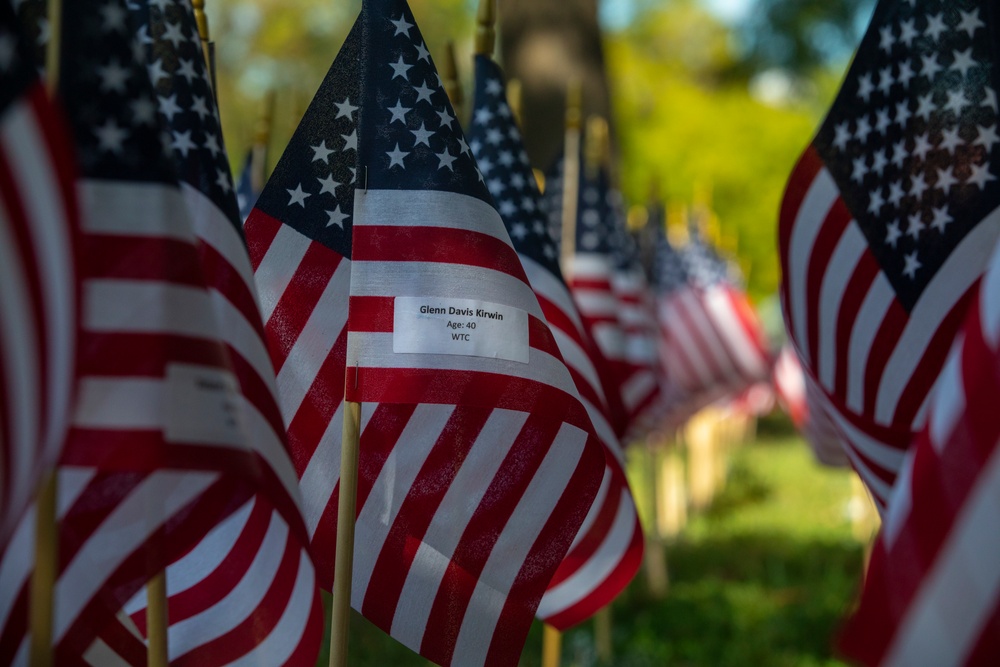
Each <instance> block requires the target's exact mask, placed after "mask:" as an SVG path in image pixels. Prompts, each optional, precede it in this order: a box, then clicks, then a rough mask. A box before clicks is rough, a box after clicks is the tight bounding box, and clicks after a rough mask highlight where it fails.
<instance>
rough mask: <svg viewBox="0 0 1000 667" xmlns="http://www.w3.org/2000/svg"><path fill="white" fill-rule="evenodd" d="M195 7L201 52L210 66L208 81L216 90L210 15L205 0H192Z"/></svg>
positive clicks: (208, 66) (207, 65) (213, 89)
mask: <svg viewBox="0 0 1000 667" xmlns="http://www.w3.org/2000/svg"><path fill="white" fill-rule="evenodd" d="M191 6H192V7H193V8H194V20H195V22H196V23H197V24H198V38H199V39H201V53H202V55H203V56H205V66H206V67H207V68H208V81H209V83H210V84H211V85H212V92H213V93H214V92H215V58H213V57H212V43H211V42H210V41H209V38H208V15H207V14H205V0H191Z"/></svg>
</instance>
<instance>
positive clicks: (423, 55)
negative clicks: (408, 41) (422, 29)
mask: <svg viewBox="0 0 1000 667" xmlns="http://www.w3.org/2000/svg"><path fill="white" fill-rule="evenodd" d="M414 46H416V48H417V60H425V61H427V62H430V61H431V52H430V51H428V50H427V46H426V45H425V44H424V43H423V42H421V43H420V44H415V45H414Z"/></svg>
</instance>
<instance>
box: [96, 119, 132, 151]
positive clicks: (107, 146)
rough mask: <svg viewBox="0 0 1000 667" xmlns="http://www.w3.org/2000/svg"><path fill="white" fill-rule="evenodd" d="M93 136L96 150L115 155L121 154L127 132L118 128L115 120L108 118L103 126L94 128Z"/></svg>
mask: <svg viewBox="0 0 1000 667" xmlns="http://www.w3.org/2000/svg"><path fill="white" fill-rule="evenodd" d="M94 134H96V135H97V146H98V148H100V149H101V150H105V151H108V152H109V153H116V154H117V153H121V152H122V142H124V141H125V139H126V138H127V137H128V130H126V129H125V128H123V127H118V123H117V122H115V119H114V118H109V119H108V120H106V121H105V122H104V125H102V126H100V127H96V128H94Z"/></svg>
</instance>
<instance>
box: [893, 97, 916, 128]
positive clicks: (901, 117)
mask: <svg viewBox="0 0 1000 667" xmlns="http://www.w3.org/2000/svg"><path fill="white" fill-rule="evenodd" d="M911 116H913V114H912V113H910V103H909V101H908V100H903V101H902V102H899V103H898V104H896V119H895V123H896V124H897V125H899V127H900V128H903V129H906V123H907V122H908V121H909V120H910V117H911Z"/></svg>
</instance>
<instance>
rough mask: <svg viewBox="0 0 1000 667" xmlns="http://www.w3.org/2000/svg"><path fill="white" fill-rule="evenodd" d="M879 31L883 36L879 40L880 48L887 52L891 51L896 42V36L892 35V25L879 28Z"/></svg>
mask: <svg viewBox="0 0 1000 667" xmlns="http://www.w3.org/2000/svg"><path fill="white" fill-rule="evenodd" d="M878 32H879V36H880V38H881V39H880V40H879V45H878V46H879V48H880V49H882V50H883V51H885V52H886V53H889V52H891V51H892V45H893V44H895V43H896V38H895V37H893V35H892V26H891V25H887V26H885V27H884V28H879V30H878Z"/></svg>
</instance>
